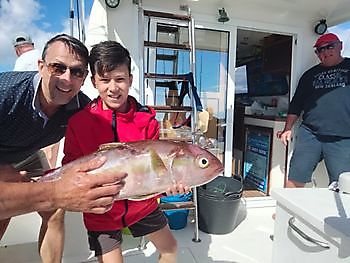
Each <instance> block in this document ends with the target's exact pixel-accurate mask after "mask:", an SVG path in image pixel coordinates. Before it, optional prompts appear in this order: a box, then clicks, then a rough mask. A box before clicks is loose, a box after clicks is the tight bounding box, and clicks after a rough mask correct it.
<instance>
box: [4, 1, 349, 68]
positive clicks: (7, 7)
mask: <svg viewBox="0 0 350 263" xmlns="http://www.w3.org/2000/svg"><path fill="white" fill-rule="evenodd" d="M129 1H131V0H129ZM74 2H76V1H74ZM92 3H93V0H85V20H86V21H88V18H89V17H88V16H89V13H90V10H91V6H92ZM69 9H70V0H0V58H1V60H0V72H2V71H6V70H11V69H12V68H13V66H14V63H15V60H16V55H15V52H14V49H13V47H12V44H11V43H12V39H13V38H14V36H15V35H16V34H17V33H19V32H26V33H28V34H30V35H31V36H32V39H33V41H34V42H35V45H36V48H38V49H39V50H42V47H43V45H44V43H45V42H46V41H47V40H48V39H49V38H51V37H52V36H54V35H56V34H57V33H62V32H65V33H68V34H69V33H70V23H69ZM74 9H75V16H77V12H76V6H74ZM330 31H331V32H334V33H337V34H339V36H340V37H341V39H342V40H343V42H344V45H343V46H344V52H343V54H344V55H345V56H350V22H348V23H346V24H343V25H340V26H337V27H335V28H332V29H330ZM75 32H77V30H75Z"/></svg>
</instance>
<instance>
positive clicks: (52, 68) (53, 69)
mask: <svg viewBox="0 0 350 263" xmlns="http://www.w3.org/2000/svg"><path fill="white" fill-rule="evenodd" d="M45 65H46V67H47V69H48V70H49V72H50V74H51V75H53V76H61V75H63V74H64V73H65V72H66V71H67V69H69V72H70V74H71V75H72V76H73V77H75V78H78V79H82V78H84V77H85V76H86V74H87V72H88V70H87V69H86V68H83V67H68V66H66V65H65V64H62V63H48V64H46V63H45Z"/></svg>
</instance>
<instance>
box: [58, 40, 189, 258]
mask: <svg viewBox="0 0 350 263" xmlns="http://www.w3.org/2000/svg"><path fill="white" fill-rule="evenodd" d="M89 64H90V70H91V75H92V77H91V80H92V83H93V85H94V87H95V88H96V89H97V90H98V92H99V97H98V98H97V99H95V100H94V101H92V102H91V103H90V104H89V105H87V107H85V109H84V110H82V111H80V112H79V113H77V114H75V115H74V116H73V117H72V118H71V119H70V120H69V123H68V128H67V133H66V140H65V147H64V153H65V157H64V159H63V162H64V163H67V162H70V161H72V160H74V159H77V158H78V157H80V156H83V155H87V154H90V153H92V152H94V151H96V150H97V149H98V147H99V145H101V144H103V143H109V142H127V141H136V140H144V139H154V140H156V139H158V137H159V124H158V122H157V120H156V119H155V115H156V113H155V111H154V110H153V109H152V108H149V107H145V106H142V105H140V104H139V103H138V102H137V101H136V99H135V98H133V97H131V96H129V95H128V93H129V89H130V87H131V84H132V75H131V73H130V72H131V58H130V54H129V51H128V50H126V49H125V48H124V47H122V46H121V45H120V44H119V43H117V42H115V41H105V42H101V43H99V44H97V45H95V46H93V48H92V50H91V52H90V60H89ZM187 191H188V187H182V185H181V184H179V185H175V186H174V187H172V188H171V189H169V190H168V192H167V193H170V194H171V193H173V192H178V193H183V192H187ZM84 223H85V226H86V228H87V230H88V239H89V245H90V248H91V249H92V250H94V251H95V256H97V258H98V260H99V262H107V263H108V262H114V263H115V262H123V258H122V253H121V247H120V245H121V242H122V234H121V229H122V228H124V227H127V226H128V227H129V229H130V231H131V233H132V234H133V236H135V237H138V236H147V238H148V239H149V240H150V241H151V242H152V243H153V244H154V245H155V246H156V248H157V249H158V251H159V252H160V256H159V262H167V263H169V262H176V250H177V244H176V240H175V238H174V237H173V235H172V233H171V232H170V230H169V227H168V225H167V220H166V218H165V216H164V214H163V213H162V212H161V211H160V209H159V208H158V203H157V200H156V198H151V199H147V200H144V201H136V202H135V201H129V200H121V201H116V202H115V203H114V205H113V207H112V209H111V210H110V211H109V212H107V213H105V214H104V215H98V216H96V215H94V214H88V213H85V214H84Z"/></svg>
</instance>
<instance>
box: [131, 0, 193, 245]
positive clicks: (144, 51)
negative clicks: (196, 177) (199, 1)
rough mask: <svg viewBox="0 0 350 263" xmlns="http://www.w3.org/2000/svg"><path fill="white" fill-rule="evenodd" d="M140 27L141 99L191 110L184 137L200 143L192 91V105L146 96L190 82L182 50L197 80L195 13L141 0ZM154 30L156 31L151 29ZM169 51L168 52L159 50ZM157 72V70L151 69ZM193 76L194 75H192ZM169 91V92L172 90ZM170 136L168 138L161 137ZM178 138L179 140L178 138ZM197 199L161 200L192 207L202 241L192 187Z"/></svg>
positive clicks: (166, 108) (160, 108)
mask: <svg viewBox="0 0 350 263" xmlns="http://www.w3.org/2000/svg"><path fill="white" fill-rule="evenodd" d="M137 4H138V27H139V42H140V50H139V54H140V57H139V59H140V65H143V67H142V66H140V101H141V102H142V103H143V104H144V105H147V104H153V105H151V106H152V107H153V108H154V109H155V110H156V112H157V114H158V113H160V114H164V115H165V114H174V113H190V114H191V135H190V137H189V138H185V139H183V140H185V141H188V142H191V143H196V125H195V124H196V123H197V109H196V102H195V99H194V96H193V94H192V90H191V89H189V91H188V92H189V97H190V99H189V101H190V105H186V106H184V105H180V106H179V105H164V104H163V105H158V104H157V103H158V102H157V97H156V95H154V99H153V101H152V102H150V98H149V97H148V96H147V95H146V93H147V92H146V89H152V93H153V94H156V93H157V91H158V90H159V89H164V88H165V89H167V88H168V89H169V90H170V89H171V87H172V85H174V83H175V84H176V83H178V82H179V81H181V82H184V81H189V79H188V74H185V73H181V74H178V70H177V69H178V63H179V54H180V52H182V51H186V52H188V61H187V63H188V64H187V65H188V68H189V71H190V72H191V74H192V75H193V79H192V85H193V82H194V83H195V81H194V80H195V45H194V42H195V39H194V19H193V17H192V16H191V13H190V10H189V8H187V7H186V6H184V8H183V9H182V10H183V11H185V12H184V13H186V14H173V13H164V12H158V11H150V10H144V9H143V7H142V1H138V3H137ZM181 30H184V31H186V30H187V31H188V42H187V41H186V42H187V43H180V42H179V39H180V34H181V32H180V31H181ZM151 31H152V32H151ZM152 34H153V35H152ZM161 34H167V35H169V36H173V41H172V42H171V43H170V42H169V41H167V42H164V41H162V38H161ZM160 50H161V51H164V50H167V52H163V53H161V52H159V51H160ZM159 63H167V64H168V65H170V64H171V67H172V72H171V73H168V72H167V73H157V72H156V70H155V68H156V66H157V64H158V65H159ZM151 71H153V72H151ZM191 77H192V76H191ZM168 94H169V93H168ZM160 139H166V138H160ZM176 140H177V139H176ZM192 193H193V198H192V201H189V202H173V203H163V204H162V203H161V204H160V208H161V209H162V210H163V211H165V210H181V209H189V210H193V212H194V221H195V222H194V237H193V239H192V241H193V242H200V239H199V231H198V207H197V189H196V188H193V189H192ZM144 244H145V243H144V239H143V238H142V239H141V242H140V246H139V248H144Z"/></svg>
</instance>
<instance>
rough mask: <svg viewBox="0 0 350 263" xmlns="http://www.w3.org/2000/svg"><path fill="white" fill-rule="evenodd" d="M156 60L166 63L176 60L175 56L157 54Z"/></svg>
mask: <svg viewBox="0 0 350 263" xmlns="http://www.w3.org/2000/svg"><path fill="white" fill-rule="evenodd" d="M156 59H157V60H166V61H175V60H176V59H177V56H176V55H166V54H157V56H156Z"/></svg>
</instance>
